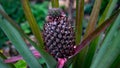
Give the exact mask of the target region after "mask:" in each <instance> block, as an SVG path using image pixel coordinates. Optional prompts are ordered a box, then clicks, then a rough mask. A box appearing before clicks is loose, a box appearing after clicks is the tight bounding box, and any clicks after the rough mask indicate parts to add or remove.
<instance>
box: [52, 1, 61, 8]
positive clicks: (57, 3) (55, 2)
mask: <svg viewBox="0 0 120 68" xmlns="http://www.w3.org/2000/svg"><path fill="white" fill-rule="evenodd" d="M51 3H52V8H58V7H59V0H51Z"/></svg>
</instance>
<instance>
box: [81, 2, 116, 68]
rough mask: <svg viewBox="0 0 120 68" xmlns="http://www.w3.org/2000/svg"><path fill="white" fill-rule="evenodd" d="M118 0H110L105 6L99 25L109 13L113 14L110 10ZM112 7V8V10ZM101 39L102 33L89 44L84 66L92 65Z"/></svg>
mask: <svg viewBox="0 0 120 68" xmlns="http://www.w3.org/2000/svg"><path fill="white" fill-rule="evenodd" d="M116 2H117V0H115V1H113V0H110V1H109V3H108V4H107V7H106V8H105V11H104V12H103V14H102V16H101V17H100V19H99V22H98V26H100V25H101V24H102V23H103V22H104V21H105V20H106V19H107V18H108V15H111V14H109V12H111V11H112V10H113V8H112V7H111V6H113V5H114V6H115V3H116ZM110 9H112V10H111V11H110ZM100 39H101V35H100V37H97V38H95V39H94V40H93V41H92V42H91V43H90V45H89V48H88V52H87V55H86V56H85V60H84V62H83V68H88V67H90V64H91V63H92V59H93V56H94V53H95V50H96V48H97V47H98V46H97V45H98V41H99V40H100Z"/></svg>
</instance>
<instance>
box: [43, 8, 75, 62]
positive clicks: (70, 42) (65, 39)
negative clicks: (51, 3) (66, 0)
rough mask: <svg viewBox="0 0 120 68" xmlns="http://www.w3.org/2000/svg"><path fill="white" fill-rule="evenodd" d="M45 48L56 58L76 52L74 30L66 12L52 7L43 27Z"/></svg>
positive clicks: (67, 56)
mask: <svg viewBox="0 0 120 68" xmlns="http://www.w3.org/2000/svg"><path fill="white" fill-rule="evenodd" d="M43 38H44V41H45V43H44V44H45V49H46V50H47V51H48V52H49V53H50V54H51V55H52V56H53V57H54V58H55V59H56V60H58V58H69V57H70V56H71V55H73V54H74V52H75V51H74V45H75V36H74V30H73V28H72V26H71V24H70V22H69V21H68V18H67V17H66V15H65V13H64V12H63V11H62V10H61V9H59V8H52V9H50V10H49V12H48V16H47V17H46V23H45V24H44V29H43Z"/></svg>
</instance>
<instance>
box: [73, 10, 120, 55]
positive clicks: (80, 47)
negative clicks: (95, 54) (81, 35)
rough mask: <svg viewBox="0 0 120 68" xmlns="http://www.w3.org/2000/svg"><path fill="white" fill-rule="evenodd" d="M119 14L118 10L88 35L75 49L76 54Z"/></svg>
mask: <svg viewBox="0 0 120 68" xmlns="http://www.w3.org/2000/svg"><path fill="white" fill-rule="evenodd" d="M119 13H120V9H118V10H117V11H116V12H115V13H114V14H113V15H112V16H111V17H110V18H109V19H107V20H106V21H104V23H103V24H101V25H100V26H99V27H98V28H97V29H96V30H94V31H93V32H92V33H91V34H89V35H88V36H87V37H86V38H85V39H84V40H83V41H82V42H81V43H80V44H79V46H78V47H77V48H76V49H75V50H76V53H75V54H74V56H75V55H76V54H78V53H79V52H80V51H81V50H82V49H83V48H84V47H85V46H86V45H87V44H89V43H90V41H91V40H93V39H94V38H95V37H96V36H98V35H99V34H100V33H101V32H102V31H104V30H105V29H106V28H107V27H108V26H109V25H110V24H112V23H113V21H114V20H115V19H116V18H117V16H118V15H119Z"/></svg>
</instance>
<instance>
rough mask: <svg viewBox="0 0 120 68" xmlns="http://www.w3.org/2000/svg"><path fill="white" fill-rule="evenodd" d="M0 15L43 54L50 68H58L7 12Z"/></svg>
mask: <svg viewBox="0 0 120 68" xmlns="http://www.w3.org/2000/svg"><path fill="white" fill-rule="evenodd" d="M0 13H1V15H3V16H4V17H5V18H6V19H7V20H8V21H9V23H10V24H11V25H12V26H14V28H16V29H17V30H18V31H19V32H20V34H21V35H22V37H23V38H26V39H27V40H28V41H29V42H30V43H31V44H32V45H33V46H34V47H35V48H36V49H37V50H38V51H39V53H40V54H41V56H42V58H43V59H44V60H45V62H46V64H47V66H48V67H49V68H54V67H56V65H57V61H56V60H55V59H54V58H53V57H52V56H51V55H49V54H48V53H47V52H46V51H45V50H43V48H41V47H39V45H37V44H36V43H35V42H33V41H32V40H31V39H29V37H28V36H27V35H26V34H24V32H23V31H22V29H21V28H20V27H19V26H18V25H17V24H16V22H14V21H13V20H12V19H11V18H10V17H9V16H8V15H7V14H6V13H5V12H3V11H2V10H0ZM51 62H52V63H51Z"/></svg>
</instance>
